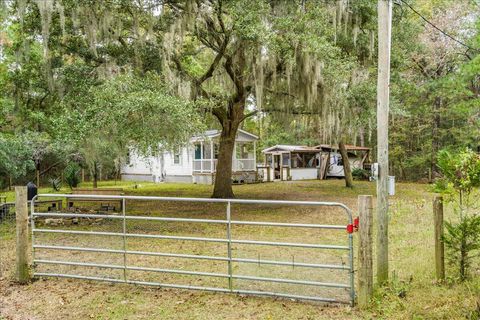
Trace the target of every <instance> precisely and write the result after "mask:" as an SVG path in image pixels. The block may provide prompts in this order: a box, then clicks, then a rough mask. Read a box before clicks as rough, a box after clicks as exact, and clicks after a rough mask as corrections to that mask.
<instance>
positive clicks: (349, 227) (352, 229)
mask: <svg viewBox="0 0 480 320" xmlns="http://www.w3.org/2000/svg"><path fill="white" fill-rule="evenodd" d="M359 223H360V221H359V219H358V217H356V218H355V219H353V224H347V232H348V233H353V232H355V231H358V225H359Z"/></svg>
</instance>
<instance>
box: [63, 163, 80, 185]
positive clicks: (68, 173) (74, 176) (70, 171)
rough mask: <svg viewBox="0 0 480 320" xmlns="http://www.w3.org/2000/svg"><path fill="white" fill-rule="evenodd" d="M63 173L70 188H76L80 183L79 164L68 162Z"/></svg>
mask: <svg viewBox="0 0 480 320" xmlns="http://www.w3.org/2000/svg"><path fill="white" fill-rule="evenodd" d="M63 174H64V177H65V181H66V182H67V184H68V186H69V187H70V189H72V188H76V187H77V186H78V184H79V183H80V166H79V165H78V164H76V163H75V162H70V163H69V164H68V165H67V167H66V168H65V170H64V171H63Z"/></svg>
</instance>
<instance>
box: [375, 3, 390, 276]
mask: <svg viewBox="0 0 480 320" xmlns="http://www.w3.org/2000/svg"><path fill="white" fill-rule="evenodd" d="M391 37H392V0H378V80H377V140H378V141H377V157H378V167H379V170H378V179H377V282H378V284H380V285H383V284H385V283H386V282H387V281H388V104H389V94H390V47H391Z"/></svg>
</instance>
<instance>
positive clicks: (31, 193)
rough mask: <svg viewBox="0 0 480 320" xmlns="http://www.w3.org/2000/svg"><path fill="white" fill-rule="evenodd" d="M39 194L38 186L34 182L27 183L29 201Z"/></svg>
mask: <svg viewBox="0 0 480 320" xmlns="http://www.w3.org/2000/svg"><path fill="white" fill-rule="evenodd" d="M37 193H38V189H37V186H36V185H35V183H33V182H29V183H27V200H28V201H30V200H32V199H33V197H35V196H36V195H37Z"/></svg>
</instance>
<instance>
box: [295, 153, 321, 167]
mask: <svg viewBox="0 0 480 320" xmlns="http://www.w3.org/2000/svg"><path fill="white" fill-rule="evenodd" d="M291 161H292V168H315V167H316V166H317V165H318V161H317V156H316V153H304V152H301V153H300V152H299V153H292V160H291Z"/></svg>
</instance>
